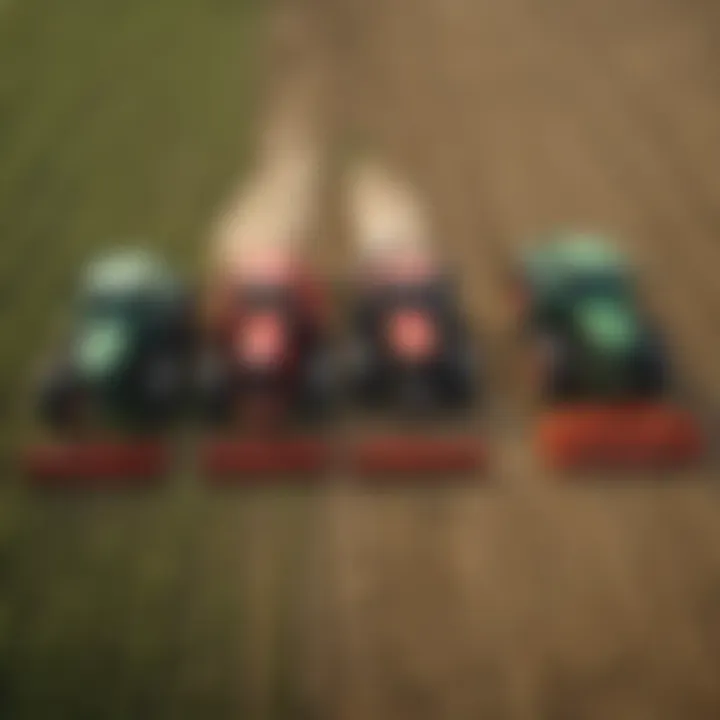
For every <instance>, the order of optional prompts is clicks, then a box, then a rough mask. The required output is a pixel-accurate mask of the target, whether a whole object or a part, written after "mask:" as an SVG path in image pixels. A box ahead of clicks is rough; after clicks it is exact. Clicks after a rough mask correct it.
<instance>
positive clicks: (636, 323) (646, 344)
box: [516, 233, 669, 401]
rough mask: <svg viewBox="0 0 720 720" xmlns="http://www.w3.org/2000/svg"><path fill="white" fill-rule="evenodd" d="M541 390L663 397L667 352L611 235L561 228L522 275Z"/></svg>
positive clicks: (526, 260) (554, 396)
mask: <svg viewBox="0 0 720 720" xmlns="http://www.w3.org/2000/svg"><path fill="white" fill-rule="evenodd" d="M516 281H517V289H518V290H519V295H520V302H521V316H522V322H523V325H524V330H525V331H526V332H527V335H528V336H529V338H530V340H531V344H532V347H533V352H532V357H533V359H534V362H535V368H536V370H539V372H537V373H536V377H537V378H538V383H539V386H540V387H539V388H538V389H539V390H540V392H541V394H542V395H543V396H544V397H545V398H546V399H548V400H551V401H569V400H583V401H589V400H594V401H598V400H599V401H603V400H607V401H612V400H632V399H641V398H642V399H651V398H656V397H659V396H660V395H661V394H663V392H664V391H665V389H666V387H667V383H668V379H669V378H668V358H667V356H666V353H665V350H664V348H663V344H662V342H661V339H660V337H659V334H658V332H657V330H656V328H655V327H654V324H653V322H652V321H651V319H650V318H649V317H648V315H647V314H646V313H645V312H644V310H643V309H642V308H641V306H640V303H639V301H638V298H637V294H636V288H635V278H634V273H633V271H632V269H631V268H630V267H629V265H628V262H627V259H626V258H625V257H624V256H623V255H622V254H621V253H620V252H619V251H618V250H617V249H616V248H615V247H613V245H612V244H611V243H609V242H608V241H607V240H606V239H605V238H603V237H598V236H592V235H585V234H579V233H565V234H562V233H561V234H559V235H558V236H556V237H553V238H551V239H550V241H549V242H548V243H545V244H541V245H538V247H537V249H533V250H531V251H530V252H528V253H527V254H526V255H525V256H524V257H523V258H522V259H521V262H520V267H519V272H518V275H517V277H516Z"/></svg>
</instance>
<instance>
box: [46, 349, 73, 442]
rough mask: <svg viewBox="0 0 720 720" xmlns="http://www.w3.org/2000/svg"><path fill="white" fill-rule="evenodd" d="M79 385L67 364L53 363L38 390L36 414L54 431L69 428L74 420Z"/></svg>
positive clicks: (61, 362) (59, 361)
mask: <svg viewBox="0 0 720 720" xmlns="http://www.w3.org/2000/svg"><path fill="white" fill-rule="evenodd" d="M79 389H80V388H79V383H78V381H77V377H76V376H75V373H74V372H73V370H72V367H71V366H70V364H69V363H67V362H65V361H63V360H56V361H53V362H52V363H51V365H50V367H48V368H47V369H46V370H45V372H43V374H42V376H41V378H40V383H39V388H38V401H37V406H38V414H39V416H40V418H41V420H42V421H43V422H45V423H47V424H48V425H49V426H50V427H51V428H52V429H54V430H57V431H59V430H63V429H66V428H69V427H70V426H71V425H72V424H73V422H74V421H75V419H76V414H77V409H78V395H79Z"/></svg>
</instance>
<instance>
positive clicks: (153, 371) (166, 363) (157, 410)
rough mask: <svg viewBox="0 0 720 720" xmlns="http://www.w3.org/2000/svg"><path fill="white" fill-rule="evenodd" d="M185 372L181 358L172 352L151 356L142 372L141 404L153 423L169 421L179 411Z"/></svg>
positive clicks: (182, 397) (182, 398) (182, 396)
mask: <svg viewBox="0 0 720 720" xmlns="http://www.w3.org/2000/svg"><path fill="white" fill-rule="evenodd" d="M185 380H186V376H185V372H184V368H183V363H182V359H181V358H180V357H178V356H177V355H174V354H169V353H168V354H162V355H159V356H157V357H155V358H153V359H152V360H151V361H150V363H149V365H148V366H147V367H146V368H145V371H144V374H143V380H142V382H143V387H142V390H143V405H144V406H145V412H146V416H147V418H148V419H149V420H150V421H151V422H152V423H153V424H164V423H166V422H169V421H170V420H171V419H172V417H173V416H176V415H178V414H179V413H180V411H181V410H182V406H183V401H184V399H185V398H184V390H185V388H184V385H185Z"/></svg>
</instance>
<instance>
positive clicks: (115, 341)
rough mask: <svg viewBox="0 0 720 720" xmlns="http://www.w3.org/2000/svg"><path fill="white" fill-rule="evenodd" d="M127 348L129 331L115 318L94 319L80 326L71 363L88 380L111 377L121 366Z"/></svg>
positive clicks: (101, 379)
mask: <svg viewBox="0 0 720 720" xmlns="http://www.w3.org/2000/svg"><path fill="white" fill-rule="evenodd" d="M129 348H130V331H129V328H128V327H127V326H126V323H124V322H122V321H118V320H105V321H102V322H94V323H91V324H89V325H87V326H86V327H85V328H84V332H83V334H82V336H81V337H80V338H79V341H78V343H77V345H76V349H75V362H76V365H77V368H78V370H79V372H80V373H81V375H82V376H83V377H85V378H86V379H87V380H89V381H90V382H100V381H104V380H107V379H109V378H111V377H113V376H114V375H115V374H116V373H119V372H120V371H121V369H122V367H123V364H124V362H125V359H126V357H127V355H128V351H129Z"/></svg>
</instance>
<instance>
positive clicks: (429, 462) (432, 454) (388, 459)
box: [352, 435, 486, 476]
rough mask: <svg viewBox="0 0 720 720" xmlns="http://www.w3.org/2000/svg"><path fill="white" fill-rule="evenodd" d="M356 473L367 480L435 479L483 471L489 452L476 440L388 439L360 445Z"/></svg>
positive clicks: (420, 437) (391, 436)
mask: <svg viewBox="0 0 720 720" xmlns="http://www.w3.org/2000/svg"><path fill="white" fill-rule="evenodd" d="M352 459H353V464H354V467H355V470H356V471H357V472H358V473H359V474H361V475H365V476H375V475H400V476H418V475H420V476H432V475H436V474H448V473H449V474H459V473H470V472H473V471H478V470H482V469H483V468H484V466H485V463H486V456H485V449H484V447H483V445H482V443H480V442H479V441H478V439H477V438H476V437H473V436H462V437H447V438H441V437H425V436H416V435H399V436H398V435H390V436H388V435H385V436H383V437H378V438H371V439H367V440H364V441H360V442H359V443H357V444H356V445H355V447H354V450H353V457H352Z"/></svg>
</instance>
